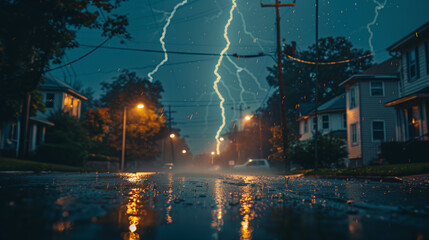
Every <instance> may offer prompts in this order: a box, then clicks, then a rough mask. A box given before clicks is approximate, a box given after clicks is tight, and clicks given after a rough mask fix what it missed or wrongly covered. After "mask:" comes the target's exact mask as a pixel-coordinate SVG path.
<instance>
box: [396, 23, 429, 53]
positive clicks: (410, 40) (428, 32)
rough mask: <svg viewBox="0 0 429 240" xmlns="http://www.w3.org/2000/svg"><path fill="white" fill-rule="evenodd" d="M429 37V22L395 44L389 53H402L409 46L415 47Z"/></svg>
mask: <svg viewBox="0 0 429 240" xmlns="http://www.w3.org/2000/svg"><path fill="white" fill-rule="evenodd" d="M428 36H429V22H426V23H425V24H423V25H422V26H420V27H418V28H417V29H416V30H414V31H412V32H411V33H409V34H408V35H406V36H405V37H403V38H402V39H401V40H399V41H397V42H396V43H394V44H393V45H392V46H390V47H388V48H387V51H389V52H391V51H401V50H402V49H404V48H406V47H407V46H409V45H413V44H415V43H416V42H418V41H419V40H420V39H421V38H423V37H428Z"/></svg>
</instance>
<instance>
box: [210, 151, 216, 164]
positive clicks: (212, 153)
mask: <svg viewBox="0 0 429 240" xmlns="http://www.w3.org/2000/svg"><path fill="white" fill-rule="evenodd" d="M211 155H212V167H213V158H214V155H215V152H211Z"/></svg>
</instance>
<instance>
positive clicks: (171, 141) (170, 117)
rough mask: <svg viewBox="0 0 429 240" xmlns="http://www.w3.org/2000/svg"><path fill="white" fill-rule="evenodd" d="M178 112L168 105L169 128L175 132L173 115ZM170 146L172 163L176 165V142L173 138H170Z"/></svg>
mask: <svg viewBox="0 0 429 240" xmlns="http://www.w3.org/2000/svg"><path fill="white" fill-rule="evenodd" d="M175 112H176V111H171V105H168V126H169V128H170V130H173V122H172V120H173V117H172V113H175ZM170 145H171V161H172V163H173V164H174V162H175V156H174V142H173V138H171V137H170Z"/></svg>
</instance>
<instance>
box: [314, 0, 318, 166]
mask: <svg viewBox="0 0 429 240" xmlns="http://www.w3.org/2000/svg"><path fill="white" fill-rule="evenodd" d="M314 81H315V84H316V86H315V91H314V92H315V93H314V94H315V96H314V105H315V106H314V118H315V119H316V124H315V128H316V132H315V133H314V161H315V162H314V168H315V169H318V168H319V147H318V143H317V139H318V138H319V112H318V107H319V106H318V105H319V96H318V95H319V0H316V75H315V79H314Z"/></svg>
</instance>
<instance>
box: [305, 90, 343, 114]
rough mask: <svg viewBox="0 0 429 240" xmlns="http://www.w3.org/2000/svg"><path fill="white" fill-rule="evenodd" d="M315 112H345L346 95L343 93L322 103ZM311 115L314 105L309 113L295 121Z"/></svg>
mask: <svg viewBox="0 0 429 240" xmlns="http://www.w3.org/2000/svg"><path fill="white" fill-rule="evenodd" d="M317 111H318V114H323V113H331V112H345V111H346V94H345V93H343V94H341V95H339V96H336V97H334V98H332V99H331V100H329V101H327V102H325V103H323V104H322V105H320V106H319V107H318V108H317ZM313 115H314V105H313V109H312V110H311V111H310V112H307V114H305V115H304V114H302V116H301V117H300V118H298V119H297V121H300V120H301V119H305V118H308V117H309V116H313Z"/></svg>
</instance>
